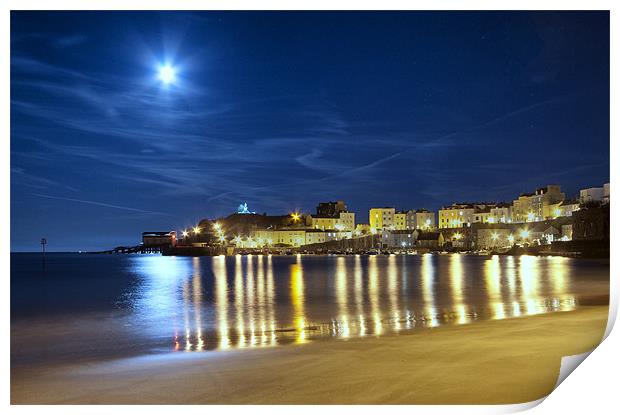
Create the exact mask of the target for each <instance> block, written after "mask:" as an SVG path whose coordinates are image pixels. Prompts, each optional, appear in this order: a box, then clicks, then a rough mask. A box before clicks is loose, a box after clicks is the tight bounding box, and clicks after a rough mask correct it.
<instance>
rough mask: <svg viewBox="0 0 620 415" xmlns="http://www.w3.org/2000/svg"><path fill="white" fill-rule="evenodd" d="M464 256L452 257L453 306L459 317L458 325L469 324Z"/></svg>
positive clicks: (451, 284) (451, 286)
mask: <svg viewBox="0 0 620 415" xmlns="http://www.w3.org/2000/svg"><path fill="white" fill-rule="evenodd" d="M464 278H465V275H464V274H463V256H462V255H451V256H450V288H451V289H452V304H453V306H454V310H455V312H456V315H457V320H456V323H457V324H465V323H467V322H468V320H469V317H468V316H467V308H466V307H465V304H464V299H463V279H464Z"/></svg>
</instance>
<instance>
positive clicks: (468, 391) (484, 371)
mask: <svg viewBox="0 0 620 415" xmlns="http://www.w3.org/2000/svg"><path fill="white" fill-rule="evenodd" d="M607 313H608V307H607V306H592V307H584V308H580V309H578V310H576V311H569V312H556V313H551V314H544V315H537V316H529V317H520V318H513V319H507V320H495V321H483V322H479V323H473V324H468V325H462V326H444V327H440V328H429V329H420V330H414V331H411V332H408V333H402V334H399V335H394V336H384V337H380V338H357V339H349V340H336V341H317V342H311V343H307V344H302V345H294V346H284V347H274V348H266V349H252V350H231V351H225V352H204V353H181V352H179V353H174V354H166V355H159V356H148V357H141V358H132V359H122V360H115V361H108V362H93V363H88V364H80V365H63V366H55V367H52V366H36V367H30V368H27V369H26V368H20V369H15V370H12V372H11V402H12V403H13V404H184V403H187V404H216V403H218V404H230V403H237V404H387V403H392V404H510V403H521V402H529V401H533V400H536V399H540V398H542V397H544V396H546V395H547V394H549V393H550V392H551V391H552V390H553V387H554V385H555V383H556V381H557V376H558V373H559V368H560V360H561V357H562V356H565V355H575V354H580V353H583V352H586V351H588V350H591V349H593V348H594V347H596V346H597V345H598V343H599V342H600V340H601V338H602V336H603V333H604V330H605V326H606V323H607Z"/></svg>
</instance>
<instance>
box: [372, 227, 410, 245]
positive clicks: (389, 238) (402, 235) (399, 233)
mask: <svg viewBox="0 0 620 415" xmlns="http://www.w3.org/2000/svg"><path fill="white" fill-rule="evenodd" d="M417 237H418V231H416V230H409V229H406V230H391V231H390V230H388V231H385V232H383V235H382V237H381V242H382V245H383V246H384V247H388V248H413V247H414V246H415V241H416V239H417Z"/></svg>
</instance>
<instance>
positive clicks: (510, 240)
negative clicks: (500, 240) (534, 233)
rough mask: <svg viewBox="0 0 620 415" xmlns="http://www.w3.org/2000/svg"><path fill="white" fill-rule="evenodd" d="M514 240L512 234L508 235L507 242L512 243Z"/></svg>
mask: <svg viewBox="0 0 620 415" xmlns="http://www.w3.org/2000/svg"><path fill="white" fill-rule="evenodd" d="M514 241H515V237H514V236H513V235H512V234H510V235H508V242H510V243H511V244H512V243H514Z"/></svg>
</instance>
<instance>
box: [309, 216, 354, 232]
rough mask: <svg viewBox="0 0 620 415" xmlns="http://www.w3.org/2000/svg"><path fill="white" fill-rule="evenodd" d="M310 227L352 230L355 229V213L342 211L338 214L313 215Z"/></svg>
mask: <svg viewBox="0 0 620 415" xmlns="http://www.w3.org/2000/svg"><path fill="white" fill-rule="evenodd" d="M309 218H310V227H311V228H313V229H321V230H337V231H347V232H352V231H354V230H355V213H353V212H340V213H338V215H336V216H319V215H312V216H310V217H309Z"/></svg>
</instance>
